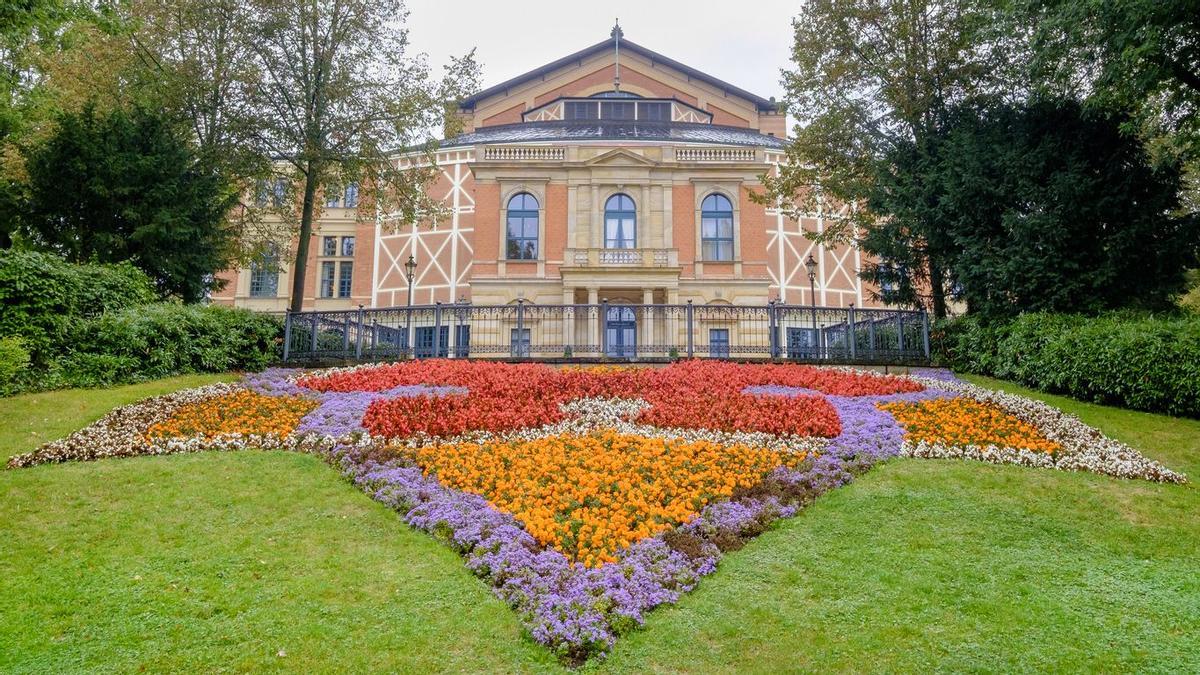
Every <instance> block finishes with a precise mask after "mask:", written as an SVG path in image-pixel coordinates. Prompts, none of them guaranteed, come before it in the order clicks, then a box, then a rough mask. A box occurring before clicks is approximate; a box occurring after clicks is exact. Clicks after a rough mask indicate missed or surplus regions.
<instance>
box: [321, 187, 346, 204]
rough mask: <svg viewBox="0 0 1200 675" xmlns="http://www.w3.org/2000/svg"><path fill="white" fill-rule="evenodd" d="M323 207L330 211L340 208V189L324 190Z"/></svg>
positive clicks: (327, 188) (330, 188) (329, 188)
mask: <svg viewBox="0 0 1200 675" xmlns="http://www.w3.org/2000/svg"><path fill="white" fill-rule="evenodd" d="M325 206H326V207H327V208H331V209H338V208H341V206H342V189H341V188H335V187H326V188H325Z"/></svg>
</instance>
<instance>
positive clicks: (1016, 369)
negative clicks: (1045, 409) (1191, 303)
mask: <svg viewBox="0 0 1200 675" xmlns="http://www.w3.org/2000/svg"><path fill="white" fill-rule="evenodd" d="M934 334H935V336H936V337H935V339H934V344H935V346H936V348H937V356H938V358H939V361H940V362H941V363H942V364H943V365H947V366H949V367H952V368H954V369H955V370H960V371H965V372H973V373H979V374H983V375H991V376H994V377H999V378H1003V379H1008V380H1013V381H1015V382H1020V383H1021V384H1025V385H1028V386H1031V387H1035V388H1037V389H1041V390H1043V391H1047V392H1052V393H1062V394H1067V395H1069V396H1073V397H1075V398H1078V399H1082V400H1086V401H1094V402H1097V403H1106V404H1111V405H1120V406H1124V407H1127V408H1133V409H1136V410H1148V411H1152V412H1163V413H1167V414H1171V415H1184V416H1189V417H1200V317H1194V316H1193V317H1187V316H1179V317H1153V316H1145V315H1136V314H1129V313H1112V314H1105V315H1102V316H1099V317H1093V318H1089V317H1083V316H1078V315H1060V314H1025V315H1022V316H1020V317H1018V318H1016V319H1014V320H1012V321H1008V322H1004V323H998V324H992V325H987V324H984V323H983V322H981V321H979V320H978V319H977V318H975V317H970V316H968V317H964V318H961V319H956V320H953V321H950V322H946V323H942V324H939V325H938V326H937V330H935V331H934Z"/></svg>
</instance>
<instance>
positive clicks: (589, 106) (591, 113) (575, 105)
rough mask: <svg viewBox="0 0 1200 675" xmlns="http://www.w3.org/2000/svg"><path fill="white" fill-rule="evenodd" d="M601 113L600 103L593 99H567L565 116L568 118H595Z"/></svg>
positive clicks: (564, 109) (564, 110)
mask: <svg viewBox="0 0 1200 675" xmlns="http://www.w3.org/2000/svg"><path fill="white" fill-rule="evenodd" d="M599 114H600V107H599V104H598V103H593V102H592V101H567V103H566V105H565V106H564V108H563V117H564V119H567V120H594V119H596V118H597V117H599Z"/></svg>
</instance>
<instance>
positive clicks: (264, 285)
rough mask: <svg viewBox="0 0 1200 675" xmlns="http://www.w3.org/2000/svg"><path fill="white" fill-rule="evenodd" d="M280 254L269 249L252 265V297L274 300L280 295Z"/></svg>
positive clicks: (273, 249)
mask: <svg viewBox="0 0 1200 675" xmlns="http://www.w3.org/2000/svg"><path fill="white" fill-rule="evenodd" d="M278 266H279V252H278V251H276V250H275V248H274V247H271V248H268V249H267V250H266V251H264V252H263V254H262V255H261V256H260V257H259V258H258V259H257V260H255V261H254V262H251V263H250V297H252V298H274V297H276V296H278V295H279V270H278Z"/></svg>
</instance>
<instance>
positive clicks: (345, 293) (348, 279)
mask: <svg viewBox="0 0 1200 675" xmlns="http://www.w3.org/2000/svg"><path fill="white" fill-rule="evenodd" d="M353 282H354V263H353V262H350V261H348V260H347V261H345V262H342V263H339V264H338V297H339V298H348V297H350V287H351V286H352V285H353Z"/></svg>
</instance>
